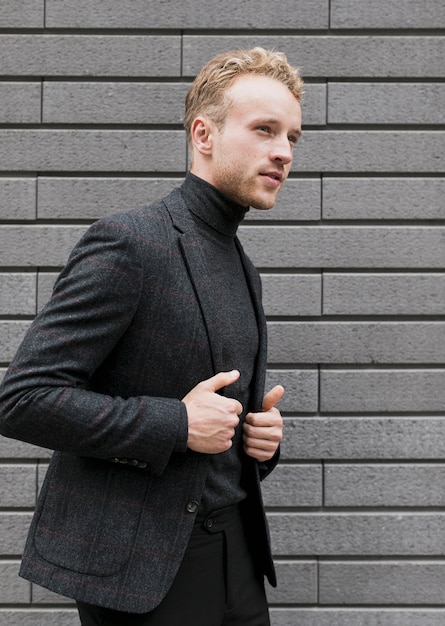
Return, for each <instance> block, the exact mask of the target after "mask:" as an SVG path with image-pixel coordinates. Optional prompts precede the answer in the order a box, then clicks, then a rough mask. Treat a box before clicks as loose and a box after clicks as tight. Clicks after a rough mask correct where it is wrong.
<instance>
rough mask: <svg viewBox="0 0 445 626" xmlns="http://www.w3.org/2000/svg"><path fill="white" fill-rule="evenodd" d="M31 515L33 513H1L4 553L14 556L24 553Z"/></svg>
mask: <svg viewBox="0 0 445 626" xmlns="http://www.w3.org/2000/svg"><path fill="white" fill-rule="evenodd" d="M31 516H32V515H31V513H0V537H1V538H2V555H4V556H14V555H18V554H21V553H22V550H23V546H24V545H25V540H26V536H27V534H28V528H29V524H30V522H31Z"/></svg>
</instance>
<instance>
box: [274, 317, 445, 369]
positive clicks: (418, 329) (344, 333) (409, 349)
mask: <svg viewBox="0 0 445 626" xmlns="http://www.w3.org/2000/svg"><path fill="white" fill-rule="evenodd" d="M444 353H445V326H444V323H442V322H405V323H404V322H380V323H374V322H320V323H316V322H298V323H297V322H295V323H292V322H270V323H269V360H270V362H271V363H293V364H294V365H295V364H297V363H302V364H306V365H308V364H311V363H330V364H335V363H338V364H340V363H344V364H347V363H354V364H370V363H372V364H382V365H384V364H393V363H406V364H409V363H412V364H416V363H422V364H423V363H431V364H438V365H442V364H443V355H444Z"/></svg>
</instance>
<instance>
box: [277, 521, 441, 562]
mask: <svg viewBox="0 0 445 626" xmlns="http://www.w3.org/2000/svg"><path fill="white" fill-rule="evenodd" d="M268 518H269V525H270V532H271V540H272V545H273V547H274V554H275V555H276V556H286V557H289V555H292V554H294V555H298V556H303V557H304V556H313V555H315V554H317V555H320V556H345V555H347V556H359V555H363V556H364V555H368V556H415V555H422V556H424V557H428V556H443V555H444V554H445V515H444V514H443V513H426V512H420V513H403V514H401V513H386V514H384V513H349V514H346V513H343V512H341V513H323V514H312V513H290V514H283V513H276V514H273V513H269V514H268Z"/></svg>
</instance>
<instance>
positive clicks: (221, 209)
mask: <svg viewBox="0 0 445 626" xmlns="http://www.w3.org/2000/svg"><path fill="white" fill-rule="evenodd" d="M181 193H182V196H183V198H184V200H185V202H186V205H187V208H188V209H189V211H190V212H191V213H193V215H194V216H196V217H198V218H199V219H200V220H202V221H203V222H204V223H205V224H207V225H208V226H210V227H211V228H213V229H214V230H216V231H217V232H219V233H221V234H223V235H226V236H228V237H235V235H236V231H237V230H238V226H239V225H240V223H241V222H242V221H243V219H244V216H245V215H246V213H247V211H248V210H249V208H246V207H243V206H241V205H239V204H237V203H236V202H234V201H233V200H230V198H228V197H227V196H225V195H224V194H223V193H221V192H220V191H219V190H218V189H217V188H216V187H214V186H213V185H211V184H210V183H208V182H207V181H205V180H204V179H202V178H199V177H198V176H195V175H194V174H191V173H190V172H187V175H186V177H185V180H184V182H183V184H182V186H181Z"/></svg>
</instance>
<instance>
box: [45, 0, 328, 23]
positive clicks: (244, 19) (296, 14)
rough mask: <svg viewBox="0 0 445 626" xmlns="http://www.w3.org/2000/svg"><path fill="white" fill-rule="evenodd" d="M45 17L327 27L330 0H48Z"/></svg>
mask: <svg viewBox="0 0 445 626" xmlns="http://www.w3.org/2000/svg"><path fill="white" fill-rule="evenodd" d="M46 23H47V26H49V27H51V28H73V27H76V28H137V29H140V28H149V29H153V28H169V29H171V28H176V29H184V28H189V29H197V28H200V29H201V28H210V29H212V30H213V29H221V28H236V29H238V28H240V27H242V28H243V29H265V28H268V29H269V28H273V29H289V28H298V29H301V28H310V29H317V28H320V29H321V28H327V27H328V3H327V1H326V0H310V1H308V0H283V2H282V3H281V4H280V10H279V11H277V10H276V7H275V6H274V5H272V4H271V3H270V2H267V0H255V1H254V0H247V1H244V2H241V3H237V2H231V1H230V0H229V1H227V0H223V1H221V0H219V1H218V2H216V1H215V0H213V1H212V2H209V1H208V0H183V1H182V2H177V1H174V0H173V1H172V0H168V1H167V2H163V3H162V11H154V10H153V5H151V4H150V3H147V2H146V1H144V0H121V1H120V2H119V1H118V0H112V1H111V2H106V3H101V2H90V1H89V0H80V1H79V2H77V3H76V5H73V4H72V3H70V2H69V1H68V0H47V2H46Z"/></svg>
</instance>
